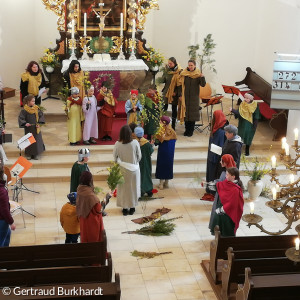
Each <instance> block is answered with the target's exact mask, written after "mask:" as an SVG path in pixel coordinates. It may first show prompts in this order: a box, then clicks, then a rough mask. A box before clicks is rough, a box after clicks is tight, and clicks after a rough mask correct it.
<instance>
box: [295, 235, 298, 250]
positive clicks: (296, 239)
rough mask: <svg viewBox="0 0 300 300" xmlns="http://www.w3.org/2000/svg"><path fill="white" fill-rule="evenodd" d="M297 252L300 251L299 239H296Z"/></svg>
mask: <svg viewBox="0 0 300 300" xmlns="http://www.w3.org/2000/svg"><path fill="white" fill-rule="evenodd" d="M295 250H296V251H299V238H296V239H295Z"/></svg>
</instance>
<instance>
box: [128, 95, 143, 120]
mask: <svg viewBox="0 0 300 300" xmlns="http://www.w3.org/2000/svg"><path fill="white" fill-rule="evenodd" d="M138 95H139V92H138V91H137V90H131V92H130V99H128V100H127V101H126V103H125V112H126V114H127V124H130V123H135V124H138V118H139V115H140V112H141V111H142V108H143V107H142V105H141V103H140V101H139V99H138Z"/></svg>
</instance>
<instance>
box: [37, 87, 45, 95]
mask: <svg viewBox="0 0 300 300" xmlns="http://www.w3.org/2000/svg"><path fill="white" fill-rule="evenodd" d="M45 91H46V88H45V87H43V88H41V89H40V90H39V97H41V96H42V94H43V93H44V92H45Z"/></svg>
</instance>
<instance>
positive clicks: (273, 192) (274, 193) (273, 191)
mask: <svg viewBox="0 0 300 300" xmlns="http://www.w3.org/2000/svg"><path fill="white" fill-rule="evenodd" d="M272 194H273V200H276V198H277V197H276V196H277V191H276V188H275V187H273V188H272Z"/></svg>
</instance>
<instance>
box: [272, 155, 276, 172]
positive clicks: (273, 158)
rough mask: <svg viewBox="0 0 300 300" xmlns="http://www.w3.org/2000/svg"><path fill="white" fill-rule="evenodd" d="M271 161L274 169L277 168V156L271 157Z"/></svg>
mask: <svg viewBox="0 0 300 300" xmlns="http://www.w3.org/2000/svg"><path fill="white" fill-rule="evenodd" d="M271 161H272V168H273V169H275V168H276V156H275V155H273V156H272V157H271Z"/></svg>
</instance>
